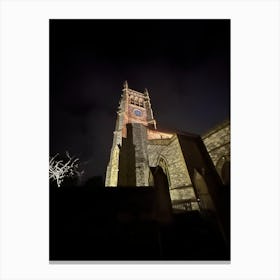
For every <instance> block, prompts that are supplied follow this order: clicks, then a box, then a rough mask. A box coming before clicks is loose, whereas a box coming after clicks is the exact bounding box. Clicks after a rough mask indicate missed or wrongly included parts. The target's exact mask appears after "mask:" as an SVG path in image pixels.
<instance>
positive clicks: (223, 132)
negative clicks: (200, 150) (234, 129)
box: [202, 121, 230, 181]
mask: <svg viewBox="0 0 280 280" xmlns="http://www.w3.org/2000/svg"><path fill="white" fill-rule="evenodd" d="M202 140H203V142H204V145H205V146H206V149H207V151H208V153H209V155H210V157H211V159H212V161H213V163H214V165H215V167H216V169H217V171H218V174H219V175H220V177H221V179H222V180H223V181H224V180H225V178H224V176H223V174H222V173H223V168H224V166H225V165H226V164H228V163H229V162H230V122H229V121H226V122H224V123H222V124H221V125H219V126H217V127H215V128H214V129H212V130H210V131H209V132H208V133H207V134H205V135H204V136H202ZM228 166H229V165H228ZM228 168H229V167H228Z"/></svg>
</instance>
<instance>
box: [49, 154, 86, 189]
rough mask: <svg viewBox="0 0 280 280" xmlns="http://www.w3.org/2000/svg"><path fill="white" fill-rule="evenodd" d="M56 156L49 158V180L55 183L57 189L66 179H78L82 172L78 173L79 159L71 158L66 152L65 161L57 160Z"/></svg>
mask: <svg viewBox="0 0 280 280" xmlns="http://www.w3.org/2000/svg"><path fill="white" fill-rule="evenodd" d="M58 156H59V154H56V155H55V156H54V157H51V158H50V162H49V179H50V180H53V181H56V184H57V186H58V187H60V186H61V184H62V182H63V181H64V180H65V179H66V178H70V177H76V176H77V177H80V176H81V175H82V174H83V173H84V171H79V159H78V158H75V157H71V156H70V155H69V153H68V152H67V151H66V156H67V160H66V161H64V160H58V159H57V157H58Z"/></svg>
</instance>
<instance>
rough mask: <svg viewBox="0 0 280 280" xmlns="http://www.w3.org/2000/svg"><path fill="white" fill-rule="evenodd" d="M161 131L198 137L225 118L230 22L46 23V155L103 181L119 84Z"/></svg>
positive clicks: (125, 21) (228, 81)
mask: <svg viewBox="0 0 280 280" xmlns="http://www.w3.org/2000/svg"><path fill="white" fill-rule="evenodd" d="M125 80H127V81H128V85H129V87H130V88H132V89H135V90H137V91H141V92H142V91H143V90H144V88H147V89H148V91H149V94H150V98H151V104H152V109H153V112H154V117H155V119H156V120H157V124H158V127H162V128H166V129H172V128H174V129H176V130H181V131H186V132H191V133H197V134H203V133H205V132H207V131H208V130H209V129H211V128H213V127H214V126H215V125H218V124H219V123H221V122H222V121H224V120H226V119H229V117H230V21H229V20H50V155H51V156H52V155H54V154H56V153H62V154H63V153H65V151H66V150H67V151H69V152H70V154H71V155H75V156H77V157H79V158H80V161H81V162H82V168H83V169H84V170H85V179H87V178H90V177H91V176H98V175H100V176H103V178H104V176H105V172H106V166H107V163H108V161H109V156H110V149H111V145H112V139H113V130H114V128H115V121H116V110H117V107H118V102H119V99H120V95H121V93H122V86H123V82H124V81H125Z"/></svg>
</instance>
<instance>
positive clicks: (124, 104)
mask: <svg viewBox="0 0 280 280" xmlns="http://www.w3.org/2000/svg"><path fill="white" fill-rule="evenodd" d="M113 134H114V136H113V144H112V149H111V155H110V160H109V163H108V166H107V172H106V181H105V186H107V187H117V186H120V187H123V186H131V187H135V186H141V187H144V186H147V187H148V186H153V185H154V181H153V180H154V178H153V174H152V172H151V170H152V168H154V167H158V166H159V167H160V168H161V169H162V170H163V172H164V173H165V175H166V177H167V180H168V186H169V194H170V198H171V201H172V207H173V209H180V210H197V209H198V208H199V205H198V197H197V194H196V192H195V188H194V184H193V182H192V178H191V175H190V174H193V172H191V173H190V172H189V170H188V167H187V164H186V156H185V154H184V153H183V150H182V149H183V148H184V147H185V144H184V143H183V139H184V137H185V136H182V135H179V134H177V133H175V132H169V131H168V132H167V131H162V130H158V129H157V126H156V120H155V119H154V116H153V111H152V108H151V102H150V97H149V93H148V91H147V90H146V89H145V91H144V92H143V93H141V92H138V91H135V90H132V89H130V88H129V87H128V84H127V82H125V83H124V85H123V90H122V95H121V99H120V102H119V107H118V111H117V120H116V127H115V131H114V133H113ZM187 146H188V145H187ZM190 168H192V167H190Z"/></svg>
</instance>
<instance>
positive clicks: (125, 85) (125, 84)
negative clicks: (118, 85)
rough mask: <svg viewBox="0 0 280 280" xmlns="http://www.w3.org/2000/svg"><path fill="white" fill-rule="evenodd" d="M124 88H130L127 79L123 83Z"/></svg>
mask: <svg viewBox="0 0 280 280" xmlns="http://www.w3.org/2000/svg"><path fill="white" fill-rule="evenodd" d="M123 89H128V83H127V81H125V82H124V83H123Z"/></svg>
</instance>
